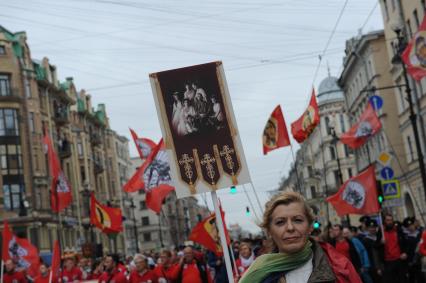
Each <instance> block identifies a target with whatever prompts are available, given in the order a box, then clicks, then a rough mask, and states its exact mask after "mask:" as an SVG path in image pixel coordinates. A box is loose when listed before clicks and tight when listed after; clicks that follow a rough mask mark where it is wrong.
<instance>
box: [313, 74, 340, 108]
mask: <svg viewBox="0 0 426 283" xmlns="http://www.w3.org/2000/svg"><path fill="white" fill-rule="evenodd" d="M337 81H338V78H336V77H332V76H328V77H327V78H325V79H324V80H322V82H321V83H320V85H319V88H318V94H317V98H318V104H324V103H328V102H333V101H342V100H344V94H343V91H342V89H341V88H340V87H339V85H338V84H337Z"/></svg>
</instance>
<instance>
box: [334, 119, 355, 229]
mask: <svg viewBox="0 0 426 283" xmlns="http://www.w3.org/2000/svg"><path fill="white" fill-rule="evenodd" d="M329 128H330V133H331V136H332V137H333V139H332V140H331V141H332V143H333V150H334V152H335V153H336V161H337V170H338V171H337V174H338V175H339V186H341V185H342V184H343V174H342V167H341V166H340V159H339V151H338V150H337V142H338V141H339V138H338V137H337V134H336V129H335V127H334V123H330V124H329ZM336 187H337V186H336ZM336 189H338V188H336ZM346 221H347V223H348V225H349V226H351V219H350V218H349V214H347V215H346Z"/></svg>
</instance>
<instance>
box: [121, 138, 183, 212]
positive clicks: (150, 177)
mask: <svg viewBox="0 0 426 283" xmlns="http://www.w3.org/2000/svg"><path fill="white" fill-rule="evenodd" d="M174 189H175V188H174V187H173V186H172V179H171V177H170V165H169V160H168V157H167V152H166V151H165V149H164V142H163V139H161V140H160V142H159V143H158V144H157V146H156V147H155V148H154V150H153V151H152V152H151V154H150V155H149V156H148V157H147V158H146V160H145V162H144V163H143V164H142V166H140V167H139V169H138V170H137V171H136V173H135V174H134V175H133V176H132V177H131V178H130V180H129V181H128V182H127V183H126V184H125V185H124V187H123V190H124V191H125V192H128V193H130V192H136V191H138V190H145V192H146V205H147V207H148V208H149V209H151V210H153V211H155V212H156V213H160V211H161V205H162V203H163V201H164V199H165V197H166V196H167V195H168V194H169V193H170V192H171V191H173V190H174Z"/></svg>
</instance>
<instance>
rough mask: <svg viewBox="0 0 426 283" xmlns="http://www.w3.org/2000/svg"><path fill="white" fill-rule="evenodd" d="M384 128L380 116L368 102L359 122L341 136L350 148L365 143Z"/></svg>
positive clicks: (341, 139)
mask: <svg viewBox="0 0 426 283" xmlns="http://www.w3.org/2000/svg"><path fill="white" fill-rule="evenodd" d="M381 128H382V124H381V123H380V120H379V117H377V115H376V111H374V108H373V106H372V105H371V103H368V104H367V108H366V109H365V111H364V113H362V115H361V117H359V121H358V123H356V124H355V125H353V126H352V128H350V129H349V131H347V132H346V133H344V134H342V135H341V136H340V141H341V142H342V143H344V144H346V145H348V146H349V147H350V148H353V149H355V148H358V147H360V146H362V145H364V144H365V143H366V142H367V140H368V139H369V138H370V137H371V136H373V135H375V134H376V133H377V132H378V131H379V130H380V129H381Z"/></svg>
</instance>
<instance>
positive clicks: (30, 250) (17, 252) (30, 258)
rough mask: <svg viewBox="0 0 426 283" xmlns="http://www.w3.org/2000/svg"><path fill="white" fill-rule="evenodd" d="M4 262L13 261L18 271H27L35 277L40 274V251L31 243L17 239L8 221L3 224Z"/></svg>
mask: <svg viewBox="0 0 426 283" xmlns="http://www.w3.org/2000/svg"><path fill="white" fill-rule="evenodd" d="M2 238H3V244H2V260H3V261H6V260H9V259H11V260H12V261H13V262H14V263H15V264H16V268H17V269H18V270H26V271H27V273H28V274H29V275H31V276H32V277H35V276H36V275H37V274H38V272H39V265H40V257H39V254H38V250H37V248H36V247H34V246H33V245H32V244H31V243H30V241H28V240H27V239H23V238H18V237H16V236H15V235H14V234H13V233H12V231H11V230H10V228H9V224H8V223H7V221H4V222H3V232H2Z"/></svg>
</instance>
